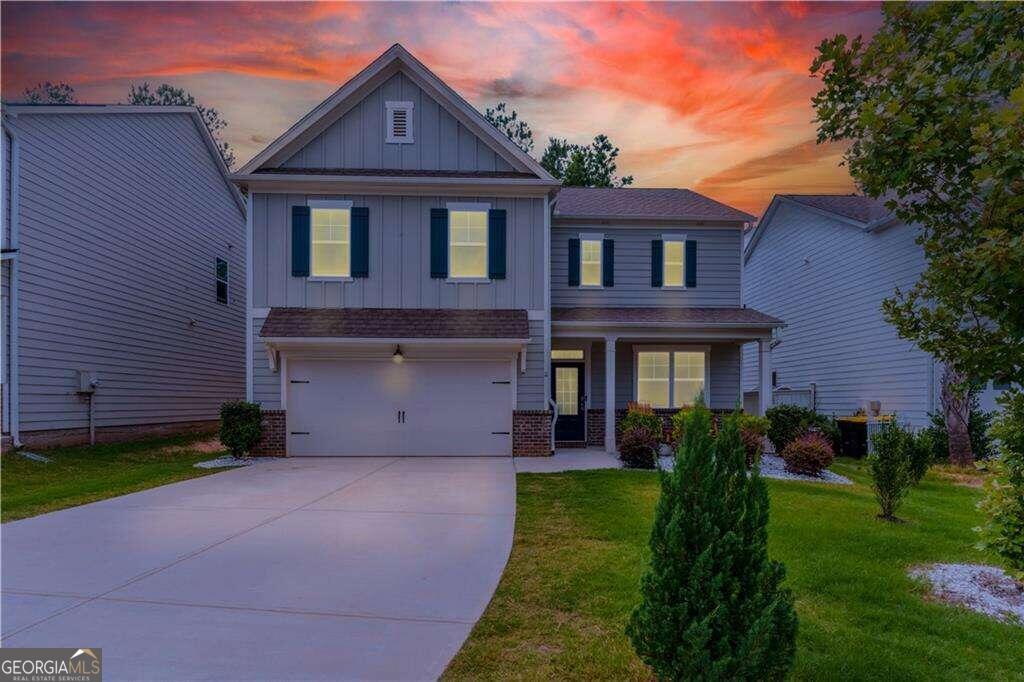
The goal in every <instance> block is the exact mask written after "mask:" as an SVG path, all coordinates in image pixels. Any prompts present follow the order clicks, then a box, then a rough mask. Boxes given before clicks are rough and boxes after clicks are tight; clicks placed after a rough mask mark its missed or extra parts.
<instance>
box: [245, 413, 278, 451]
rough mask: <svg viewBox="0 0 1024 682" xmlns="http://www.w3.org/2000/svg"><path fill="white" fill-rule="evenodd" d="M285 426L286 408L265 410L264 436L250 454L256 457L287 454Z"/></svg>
mask: <svg viewBox="0 0 1024 682" xmlns="http://www.w3.org/2000/svg"><path fill="white" fill-rule="evenodd" d="M285 428H286V427H285V411H284V410H263V437H262V438H261V439H260V442H259V443H257V444H256V447H254V448H253V449H252V452H251V453H249V454H251V455H253V456H254V457H284V456H286V455H287V454H288V452H287V441H286V438H285V433H286V431H285Z"/></svg>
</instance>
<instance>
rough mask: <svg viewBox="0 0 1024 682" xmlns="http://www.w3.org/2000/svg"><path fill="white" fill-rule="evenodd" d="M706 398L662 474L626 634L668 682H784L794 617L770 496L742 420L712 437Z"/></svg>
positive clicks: (727, 423)
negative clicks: (775, 555)
mask: <svg viewBox="0 0 1024 682" xmlns="http://www.w3.org/2000/svg"><path fill="white" fill-rule="evenodd" d="M710 426H711V414H710V412H709V410H708V409H707V408H706V407H704V405H703V402H702V401H698V404H697V406H696V408H695V409H694V410H692V411H691V414H690V415H689V416H688V417H687V420H686V428H685V432H684V436H683V442H682V444H681V446H680V448H679V452H678V453H677V455H676V461H675V467H674V468H673V470H672V471H671V472H670V473H664V474H662V479H661V499H660V500H659V501H658V506H657V510H656V512H655V518H654V528H653V529H652V531H651V540H650V545H651V565H650V568H649V570H648V573H647V574H646V575H645V576H644V578H643V582H642V584H641V594H642V597H643V600H642V602H641V603H640V605H639V606H637V608H636V609H635V610H634V611H633V614H632V617H631V618H630V622H629V624H628V626H627V628H626V632H627V634H628V635H629V636H630V638H631V639H632V640H633V648H634V649H635V650H636V652H637V654H638V655H639V656H640V658H641V659H643V660H644V662H646V663H647V664H648V665H649V666H651V668H652V669H653V670H654V672H655V674H656V675H657V676H658V678H659V679H662V680H725V679H744V680H754V679H758V680H762V679H763V680H781V679H783V678H784V677H785V675H786V673H787V672H788V671H789V669H790V668H791V666H792V664H793V655H794V653H795V650H796V641H795V640H796V627H797V619H796V612H795V610H794V608H793V597H792V595H791V594H790V592H789V590H788V589H785V588H783V587H782V586H781V585H782V580H783V578H784V576H785V568H784V567H783V565H782V564H780V563H779V562H776V561H769V560H768V551H767V540H768V532H767V524H768V491H767V488H766V487H765V484H764V481H763V480H762V479H761V477H760V475H759V474H758V472H757V468H756V467H754V469H753V470H752V471H751V472H750V475H749V476H748V475H747V467H746V463H745V460H744V450H743V442H742V440H741V438H740V432H739V424H738V415H732V416H731V417H729V418H727V419H725V420H724V422H723V424H722V428H721V430H720V432H719V434H718V437H717V438H715V439H713V438H712V436H711V428H710Z"/></svg>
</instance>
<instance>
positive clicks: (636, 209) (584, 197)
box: [554, 187, 754, 222]
mask: <svg viewBox="0 0 1024 682" xmlns="http://www.w3.org/2000/svg"><path fill="white" fill-rule="evenodd" d="M554 215H555V217H556V218H627V219H656V220H669V219H675V220H730V221H739V222H748V221H751V220H754V216H752V215H750V214H749V213H744V212H743V211H740V210H738V209H735V208H732V207H731V206H726V205H725V204H723V203H721V202H719V201H715V200H714V199H711V198H710V197H706V196H704V195H703V194H698V193H697V192H694V191H691V190H688V189H654V188H645V187H563V188H562V189H561V190H559V192H558V197H557V198H556V199H555V212H554Z"/></svg>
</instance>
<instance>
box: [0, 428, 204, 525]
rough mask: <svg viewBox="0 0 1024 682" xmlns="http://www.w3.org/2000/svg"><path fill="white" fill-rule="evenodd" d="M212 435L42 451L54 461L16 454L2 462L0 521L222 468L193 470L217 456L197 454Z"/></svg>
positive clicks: (41, 452)
mask: <svg viewBox="0 0 1024 682" xmlns="http://www.w3.org/2000/svg"><path fill="white" fill-rule="evenodd" d="M212 437H213V436H211V434H208V433H204V434H197V435H189V436H178V437H173V438H160V439H153V440H146V441H139V442H135V443H111V444H104V445H96V446H94V447H89V446H80V447H73V448H57V449H52V450H40V451H39V453H40V454H42V455H45V456H46V457H49V458H50V459H51V461H50V462H35V461H33V460H30V459H26V458H24V457H22V456H20V455H18V454H17V453H11V452H6V453H4V455H3V457H2V458H0V520H2V521H4V522H6V521H14V520H16V519H23V518H26V517H29V516H35V515H37V514H43V513H46V512H50V511H56V510H57V509H64V508H66V507H74V506H77V505H80V504H86V503H87V502H95V501H96V500H103V499H106V498H108V497H116V496H117V495H125V494H127V493H132V492H135V491H137V490H144V489H146V488H153V487H155V486H158V485H164V484H165V483H173V482H174V481H182V480H184V479H186V478H195V477H196V476H205V475H207V474H211V473H214V472H215V471H219V470H218V469H212V470H211V469H196V468H195V467H193V466H192V465H193V464H195V463H196V462H201V461H203V460H206V459H214V458H215V457H217V453H210V452H199V451H197V449H196V448H197V447H198V445H197V443H198V442H200V441H201V440H209V439H210V438H212Z"/></svg>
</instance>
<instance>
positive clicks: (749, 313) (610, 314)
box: [551, 307, 785, 329]
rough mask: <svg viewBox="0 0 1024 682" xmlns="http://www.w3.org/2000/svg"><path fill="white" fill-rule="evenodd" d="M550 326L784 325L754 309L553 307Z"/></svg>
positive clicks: (768, 326) (780, 321)
mask: <svg viewBox="0 0 1024 682" xmlns="http://www.w3.org/2000/svg"><path fill="white" fill-rule="evenodd" d="M551 321H552V323H556V324H560V325H564V326H567V327H599V326H614V327H672V328H707V327H745V328H751V327H761V328H768V329H771V328H774V327H782V326H784V324H785V323H784V322H783V321H782V320H780V319H778V318H775V317H772V316H771V315H766V314H765V313H762V312H760V311H758V310H754V309H753V308H654V307H629V308H552V309H551Z"/></svg>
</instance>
